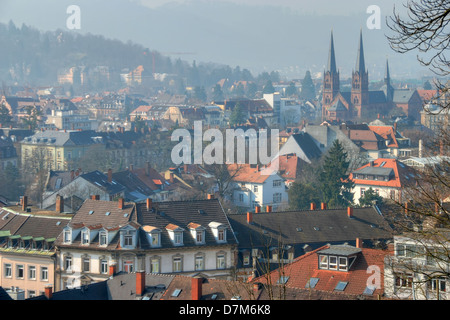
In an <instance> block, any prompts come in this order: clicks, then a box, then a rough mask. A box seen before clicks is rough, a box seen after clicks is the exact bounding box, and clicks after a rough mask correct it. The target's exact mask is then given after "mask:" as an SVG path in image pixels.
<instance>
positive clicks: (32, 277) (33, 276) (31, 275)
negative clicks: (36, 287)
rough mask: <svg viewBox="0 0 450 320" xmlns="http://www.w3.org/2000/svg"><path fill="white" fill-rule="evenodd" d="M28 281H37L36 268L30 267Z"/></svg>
mask: <svg viewBox="0 0 450 320" xmlns="http://www.w3.org/2000/svg"><path fill="white" fill-rule="evenodd" d="M28 279H30V280H36V267H35V266H29V267H28Z"/></svg>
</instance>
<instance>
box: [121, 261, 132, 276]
mask: <svg viewBox="0 0 450 320" xmlns="http://www.w3.org/2000/svg"><path fill="white" fill-rule="evenodd" d="M123 271H125V272H127V273H131V272H134V262H133V260H125V261H124V262H123Z"/></svg>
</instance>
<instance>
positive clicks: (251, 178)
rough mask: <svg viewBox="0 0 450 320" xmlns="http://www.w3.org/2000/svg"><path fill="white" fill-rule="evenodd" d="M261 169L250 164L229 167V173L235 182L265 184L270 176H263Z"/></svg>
mask: <svg viewBox="0 0 450 320" xmlns="http://www.w3.org/2000/svg"><path fill="white" fill-rule="evenodd" d="M260 169H261V168H258V167H257V166H253V165H250V164H230V165H228V172H229V173H230V175H231V176H232V177H233V181H235V182H249V183H264V182H265V181H266V180H267V178H269V175H266V174H261V170H260Z"/></svg>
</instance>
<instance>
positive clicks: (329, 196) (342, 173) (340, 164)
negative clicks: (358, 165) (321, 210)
mask: <svg viewBox="0 0 450 320" xmlns="http://www.w3.org/2000/svg"><path fill="white" fill-rule="evenodd" d="M349 165H350V161H348V160H347V152H345V150H344V147H343V146H342V144H341V143H340V142H339V140H335V141H334V143H333V146H332V147H331V148H330V150H329V151H328V154H327V155H326V156H325V158H324V163H323V167H322V171H321V172H320V174H319V185H320V189H321V190H322V193H323V201H324V202H326V203H327V204H328V206H329V207H330V208H339V207H347V206H349V205H351V204H352V203H353V193H352V192H351V190H352V188H353V186H354V183H353V181H351V180H349V174H348V172H347V171H348V168H349Z"/></svg>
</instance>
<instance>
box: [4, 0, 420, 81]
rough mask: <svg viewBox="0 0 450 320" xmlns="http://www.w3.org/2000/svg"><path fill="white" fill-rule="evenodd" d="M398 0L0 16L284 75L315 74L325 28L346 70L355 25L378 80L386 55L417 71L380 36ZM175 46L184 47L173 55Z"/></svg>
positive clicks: (138, 0)
mask: <svg viewBox="0 0 450 320" xmlns="http://www.w3.org/2000/svg"><path fill="white" fill-rule="evenodd" d="M405 1H406V0H376V1H374V0H314V1H313V0H0V22H3V23H8V22H9V21H10V20H12V21H13V22H14V23H15V24H16V25H17V26H21V25H22V23H24V24H26V25H29V26H32V27H35V28H38V29H40V30H43V31H46V30H56V29H60V30H63V31H65V32H80V33H92V34H99V35H103V36H105V37H107V38H113V39H119V40H122V41H125V42H126V41H128V40H131V41H133V42H135V43H139V44H142V45H143V46H145V47H148V48H149V49H150V50H155V51H159V52H161V53H162V54H168V55H169V56H171V57H172V58H174V59H176V58H181V59H183V60H187V61H189V62H192V61H193V60H196V61H197V63H200V62H213V63H221V64H228V65H230V66H231V67H235V66H240V67H241V68H248V69H250V70H251V71H252V72H254V73H258V72H261V71H272V70H278V71H280V72H282V73H284V74H286V75H288V76H289V77H303V76H304V74H305V71H306V70H310V71H311V72H312V73H313V74H316V75H317V76H318V77H320V72H322V71H323V69H324V67H325V64H326V61H327V55H328V47H329V38H330V31H331V30H333V33H334V40H335V50H336V59H337V61H336V62H337V65H338V68H340V70H341V75H342V76H348V75H351V72H352V68H354V66H355V59H356V52H357V45H358V40H359V32H360V29H361V30H362V31H363V35H364V50H365V55H366V57H365V58H366V67H367V68H368V69H369V72H370V74H371V79H380V78H381V79H382V78H383V75H384V66H385V61H386V58H387V57H389V61H390V66H391V75H392V76H398V77H409V76H410V75H413V76H415V75H417V74H419V75H420V74H422V73H421V72H422V71H418V70H417V65H418V63H417V60H416V57H415V55H413V54H412V55H409V56H407V55H404V56H403V55H402V56H399V55H398V54H396V53H394V52H393V50H392V49H391V48H389V45H388V42H387V40H386V37H385V33H386V32H388V31H389V29H388V28H387V27H386V25H385V19H386V16H389V15H391V14H392V11H393V8H394V5H395V6H396V8H398V9H402V4H403V3H404V2H405ZM73 4H75V5H78V6H79V7H80V8H81V28H80V30H69V29H67V27H66V20H67V19H68V17H69V15H68V13H67V12H66V9H67V8H68V6H70V5H73ZM142 5H144V6H145V7H143V6H142ZM371 5H376V6H378V7H379V8H380V11H381V12H380V13H381V23H382V24H383V25H382V27H381V28H380V29H378V30H370V29H369V28H368V27H366V21H367V19H368V17H369V16H370V14H369V13H368V12H367V8H368V7H369V6H371ZM179 52H182V53H189V54H184V55H174V53H179ZM0 57H1V52H0Z"/></svg>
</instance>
